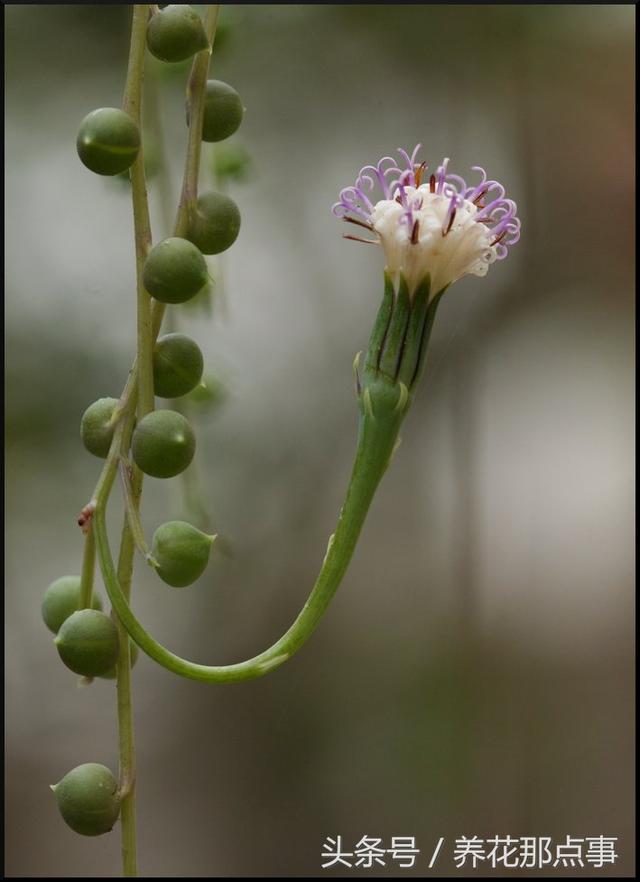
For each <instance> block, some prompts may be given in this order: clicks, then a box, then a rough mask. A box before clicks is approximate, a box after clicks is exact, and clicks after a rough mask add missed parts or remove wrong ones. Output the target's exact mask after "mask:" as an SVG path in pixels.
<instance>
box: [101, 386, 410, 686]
mask: <svg viewBox="0 0 640 882" xmlns="http://www.w3.org/2000/svg"><path fill="white" fill-rule="evenodd" d="M389 385H392V384H389ZM395 388H396V401H395V404H397V403H398V401H399V391H398V390H397V387H395ZM376 400H377V399H376V398H375V396H374V399H373V402H374V403H373V413H369V412H368V411H366V410H364V409H363V412H362V414H361V421H360V432H359V439H358V448H357V454H356V459H355V463H354V467H353V472H352V475H351V481H350V483H349V488H348V490H347V495H346V499H345V502H344V505H343V507H342V511H341V513H340V517H339V519H338V524H337V526H336V530H335V533H334V534H333V535H332V536H331V537H330V539H329V545H328V548H327V553H326V555H325V559H324V562H323V564H322V568H321V570H320V574H319V576H318V579H317V581H316V584H315V586H314V588H313V590H312V592H311V594H310V595H309V598H308V600H307V602H306V603H305V605H304V607H303V609H302V611H301V612H300V614H299V615H298V617H297V619H296V620H295V622H294V623H293V624H292V625H291V627H290V628H289V630H288V631H287V632H286V633H285V634H284V635H283V636H282V637H281V638H280V639H279V640H278V641H277V642H276V643H274V644H273V646H271V647H270V648H269V649H267V650H265V651H264V652H262V653H260V654H259V655H256V656H255V657H254V658H251V659H248V660H247V661H243V662H240V663H238V664H231V665H221V666H215V665H214V666H212V665H201V664H196V663H195V662H191V661H188V660H186V659H184V658H181V657H180V656H178V655H175V654H174V653H172V652H170V651H169V650H168V649H166V648H165V647H164V646H162V645H161V644H160V643H158V642H157V641H156V640H154V638H153V637H152V636H151V635H150V634H149V633H148V632H147V631H145V629H144V627H143V626H142V625H141V624H140V622H139V621H138V619H137V618H136V616H135V615H134V613H133V612H132V610H131V608H130V606H129V604H128V602H127V599H126V597H125V595H124V593H123V591H122V587H121V585H120V584H119V582H118V578H117V575H116V572H115V568H114V565H113V560H112V557H111V552H110V549H109V541H108V537H107V532H106V525H105V512H104V508H103V507H102V506H99V507H98V509H96V512H95V515H94V529H95V531H96V542H97V547H98V555H99V558H100V564H101V567H102V573H103V576H104V580H105V585H106V588H107V593H108V594H109V599H110V600H111V603H112V604H113V606H114V608H115V610H116V612H117V614H118V618H119V619H120V621H121V622H122V624H123V625H124V627H125V628H126V630H127V631H128V632H129V634H130V636H131V638H132V639H133V640H134V641H135V642H136V643H137V644H138V646H139V647H140V648H141V649H142V650H143V651H144V652H146V653H147V655H149V656H150V657H151V658H152V659H154V660H155V661H156V662H158V664H160V665H162V666H163V667H165V668H167V670H169V671H173V672H174V673H175V674H179V675H180V676H182V677H187V678H189V679H192V680H201V681H205V682H209V683H230V682H233V681H237V680H249V679H253V678H255V677H260V676H262V675H263V674H266V673H268V672H269V671H271V670H274V669H275V668H277V667H279V666H280V665H281V664H282V663H283V662H285V661H286V660H287V659H289V658H290V657H291V656H292V655H293V654H294V653H295V652H296V651H297V650H298V649H299V648H300V647H301V646H302V645H303V644H304V643H305V642H306V641H307V640H308V638H309V637H310V636H311V634H312V633H313V631H314V630H315V628H316V626H317V624H318V622H319V621H320V619H321V617H322V615H323V613H324V612H325V610H326V608H327V607H328V605H329V602H330V601H331V599H332V597H333V596H334V594H335V592H336V590H337V589H338V586H339V585H340V582H341V581H342V577H343V576H344V574H345V571H346V569H347V566H348V565H349V562H350V560H351V557H352V555H353V551H354V549H355V546H356V542H357V540H358V537H359V535H360V531H361V529H362V525H363V523H364V519H365V517H366V514H367V512H368V510H369V506H370V504H371V500H372V498H373V495H374V493H375V491H376V488H377V486H378V484H379V482H380V479H381V478H382V476H383V474H384V472H385V470H386V468H387V465H388V464H389V460H390V458H391V455H392V453H393V449H394V446H395V442H396V438H397V436H398V431H399V428H400V423H401V421H402V418H403V416H404V414H405V412H406V409H402V410H398V411H396V412H394V411H393V408H388V407H386V405H384V410H383V409H381V410H380V412H379V413H376Z"/></svg>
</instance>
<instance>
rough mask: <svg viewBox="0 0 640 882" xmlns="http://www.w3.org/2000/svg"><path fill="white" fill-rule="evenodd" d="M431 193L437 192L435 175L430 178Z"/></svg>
mask: <svg viewBox="0 0 640 882" xmlns="http://www.w3.org/2000/svg"><path fill="white" fill-rule="evenodd" d="M429 192H430V193H435V192H436V176H435V175H431V177H430V178H429Z"/></svg>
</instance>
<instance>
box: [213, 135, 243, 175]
mask: <svg viewBox="0 0 640 882" xmlns="http://www.w3.org/2000/svg"><path fill="white" fill-rule="evenodd" d="M211 165H212V168H213V172H214V174H215V176H216V178H217V179H218V180H219V181H244V180H246V179H247V177H248V175H249V172H250V170H251V157H250V155H249V152H248V151H247V149H246V147H243V146H242V145H241V144H236V143H233V142H232V143H227V144H218V146H217V147H216V151H215V153H214V154H213V157H212V160H211Z"/></svg>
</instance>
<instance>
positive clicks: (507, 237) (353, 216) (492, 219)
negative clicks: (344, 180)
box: [332, 144, 520, 260]
mask: <svg viewBox="0 0 640 882" xmlns="http://www.w3.org/2000/svg"><path fill="white" fill-rule="evenodd" d="M419 151H420V145H419V144H418V145H417V146H416V147H415V148H414V150H413V151H412V153H411V154H409V153H408V152H407V151H406V150H404V149H403V148H398V153H399V155H400V160H399V161H396V160H395V159H394V158H393V157H392V156H383V157H382V159H380V160H379V162H378V163H377V164H376V165H365V166H364V167H363V168H362V169H360V173H359V175H358V177H357V178H356V181H355V185H354V186H352V187H345V188H344V189H343V190H342V191H341V192H340V199H339V201H338V202H337V203H336V204H335V205H334V206H333V208H332V211H333V213H334V214H335V215H336V216H337V217H340V218H342V219H344V220H346V221H348V222H350V223H354V224H356V225H358V226H361V227H364V228H365V229H367V230H369V231H370V232H375V230H374V228H373V225H372V223H371V216H372V214H373V212H374V210H375V208H376V205H377V203H378V202H379V201H380V199H378V198H377V197H376V196H375V195H374V191H376V190H377V189H378V190H379V191H380V193H381V194H382V197H381V198H382V199H384V200H395V201H396V202H397V203H399V205H401V206H402V212H401V213H400V215H399V217H398V222H399V223H401V224H404V225H406V228H407V238H408V240H409V241H410V242H411V243H412V244H417V242H418V241H419V231H420V224H419V221H420V218H418V217H416V212H418V211H420V210H421V209H423V207H424V204H425V201H426V200H425V198H424V194H425V193H427V192H428V193H431V194H434V195H436V196H444V197H445V198H446V199H447V200H448V203H449V204H448V207H447V212H446V215H445V219H444V222H443V226H442V235H443V236H446V235H447V234H448V233H449V232H450V231H451V229H452V228H453V224H454V222H455V218H456V213H457V211H458V209H460V208H461V207H462V206H463V205H466V206H467V207H470V204H471V205H473V206H475V208H476V212H475V214H473V215H472V217H473V219H474V220H476V221H478V222H479V223H481V224H483V225H484V226H485V229H486V230H488V231H490V233H491V242H492V244H491V246H490V249H491V250H489V251H487V254H486V255H485V259H487V260H489V259H490V258H491V257H492V256H493V257H495V258H497V259H499V260H502V259H503V258H504V257H506V254H507V250H508V248H507V246H510V245H513V244H515V243H516V242H517V241H518V240H519V238H520V221H519V219H518V218H517V217H516V210H517V209H516V204H515V202H513V200H511V199H507V198H506V197H505V189H504V187H503V186H502V184H500V183H499V182H498V181H492V180H488V179H487V173H486V171H485V170H484V169H483V168H482V167H481V166H479V165H474V166H472V167H471V168H472V171H473V172H478V174H479V175H480V178H481V180H480V181H479V182H477V183H476V184H473V185H471V186H468V185H467V183H466V181H465V179H464V178H462V177H461V176H460V175H456V174H452V173H449V172H448V165H449V158H448V157H446V158H445V159H443V160H442V163H441V165H439V166H438V167H437V168H436V171H435V174H431V175H430V176H429V179H428V186H427V182H426V181H425V183H424V184H423V180H424V177H425V171H426V168H427V164H426V162H422V163H420V162H419V161H418V153H419ZM410 190H411V192H409V191H410ZM368 194H370V195H368ZM346 238H351V239H356V241H366V242H368V243H370V244H375V243H374V242H371V240H360V239H358V238H357V237H354V236H348V237H346Z"/></svg>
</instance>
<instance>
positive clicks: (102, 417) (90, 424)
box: [80, 398, 118, 459]
mask: <svg viewBox="0 0 640 882" xmlns="http://www.w3.org/2000/svg"><path fill="white" fill-rule="evenodd" d="M117 404H118V401H117V399H116V398H98V400H97V401H94V402H93V404H90V405H89V407H88V408H87V409H86V410H85V412H84V413H83V414H82V420H81V421H80V437H81V438H82V443H83V444H84V446H85V447H86V448H87V450H88V451H89V453H93V455H94V456H99V457H100V458H101V459H105V458H106V456H107V454H108V453H109V448H110V447H111V441H112V439H113V433H114V430H115V424H114V423H113V422H112V417H113V412H114V410H115V408H116V405H117Z"/></svg>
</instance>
